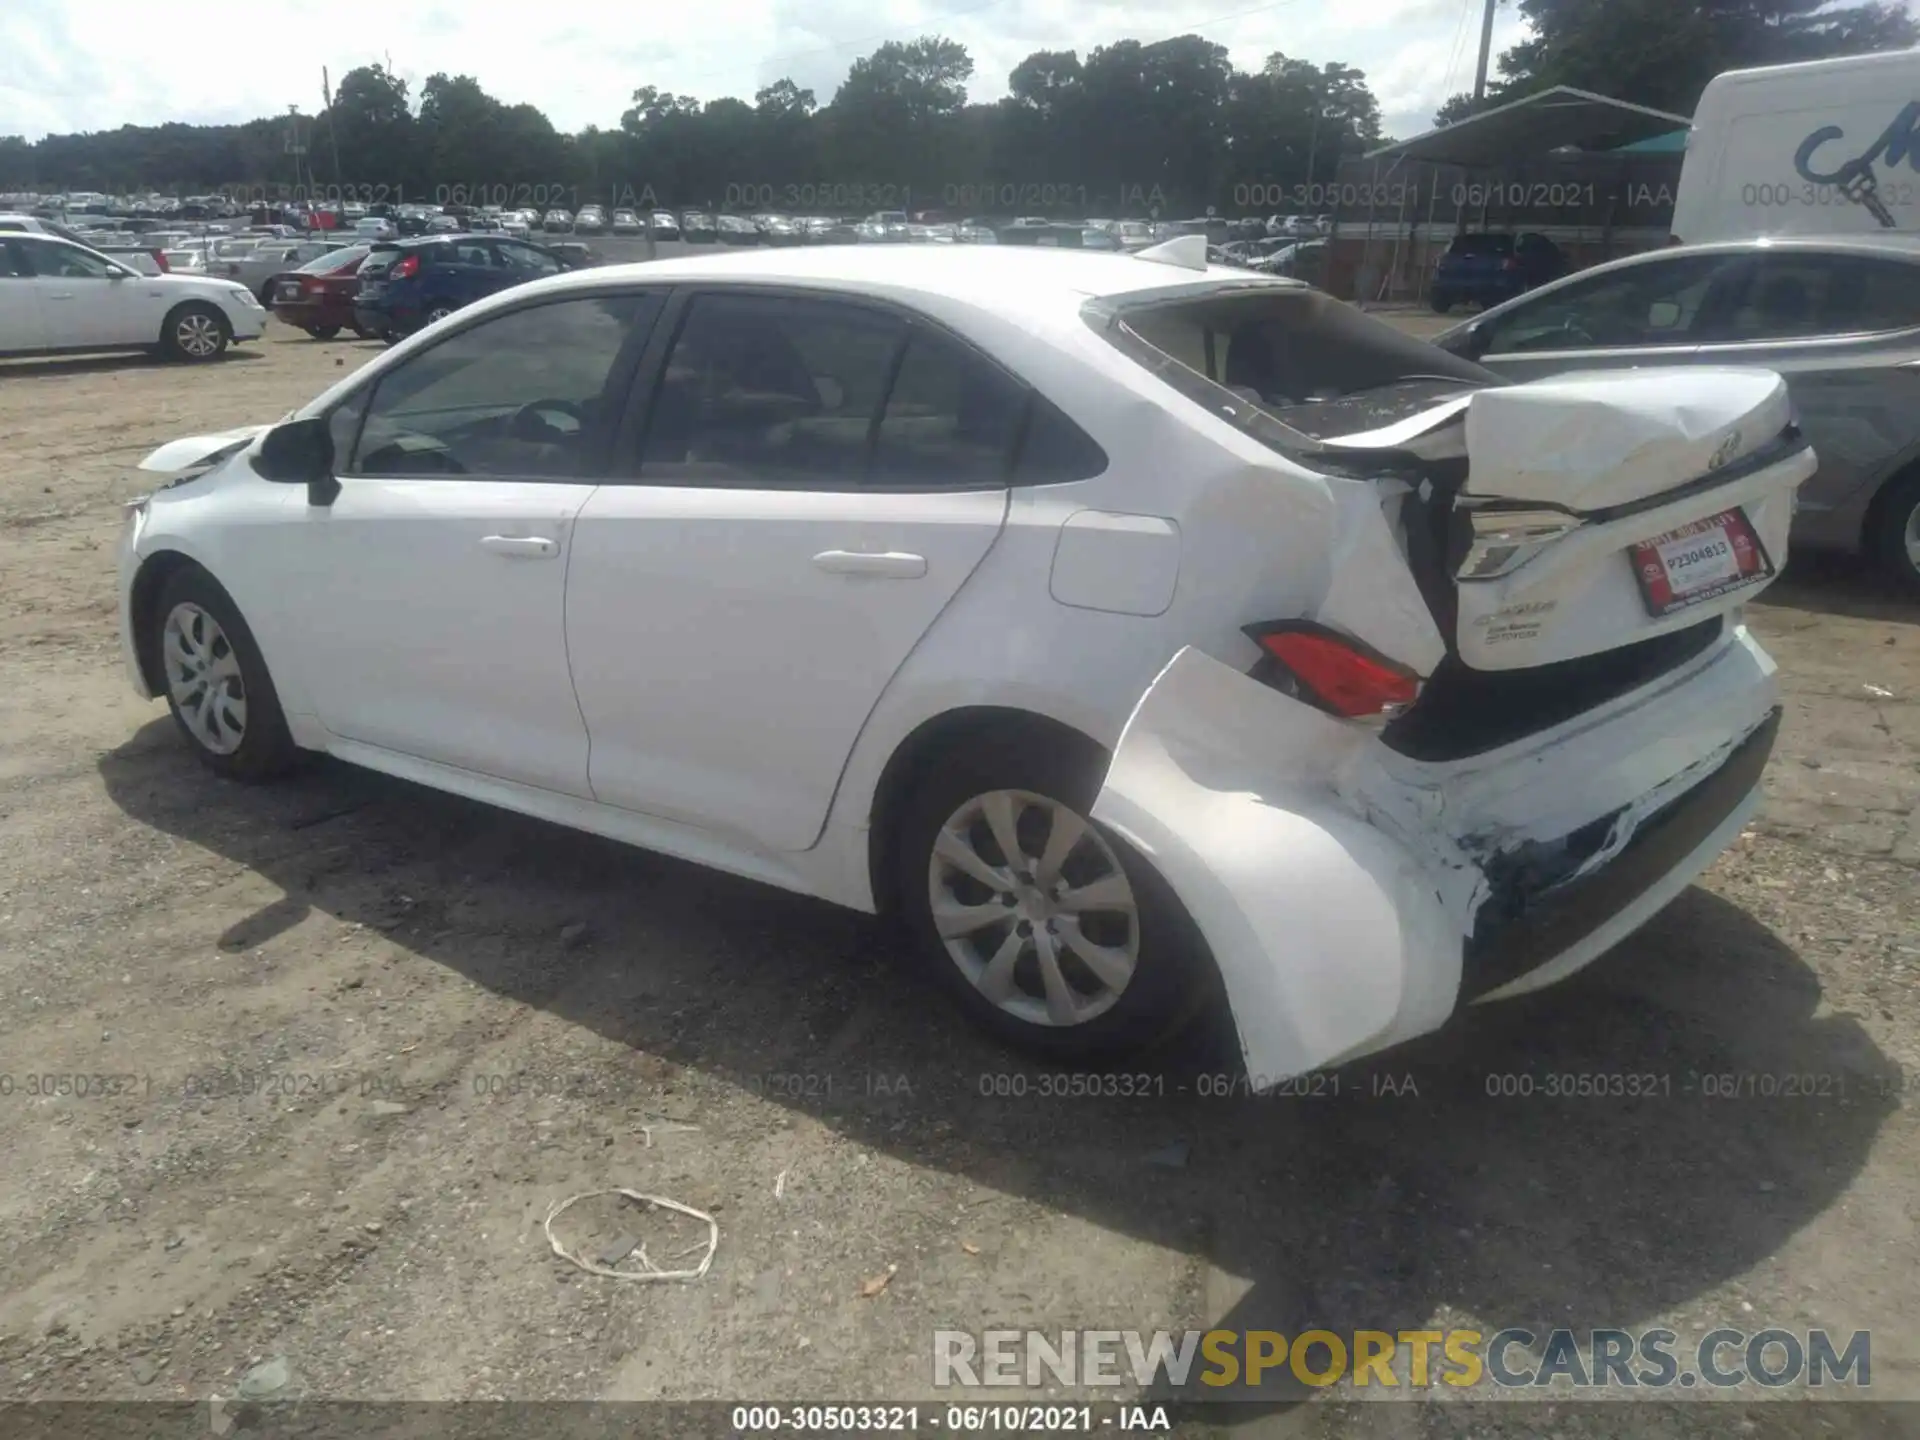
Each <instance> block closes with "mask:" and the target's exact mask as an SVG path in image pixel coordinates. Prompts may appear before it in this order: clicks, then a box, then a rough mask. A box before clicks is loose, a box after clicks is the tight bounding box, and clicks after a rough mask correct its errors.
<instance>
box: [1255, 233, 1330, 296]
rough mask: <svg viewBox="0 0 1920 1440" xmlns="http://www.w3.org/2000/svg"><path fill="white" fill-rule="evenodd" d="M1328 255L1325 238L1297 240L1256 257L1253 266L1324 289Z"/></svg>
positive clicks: (1269, 273) (1266, 272) (1270, 273)
mask: <svg viewBox="0 0 1920 1440" xmlns="http://www.w3.org/2000/svg"><path fill="white" fill-rule="evenodd" d="M1327 255H1328V245H1327V242H1326V241H1324V240H1296V241H1295V242H1294V243H1293V244H1291V245H1284V246H1282V247H1281V248H1280V249H1279V250H1276V251H1274V252H1273V253H1272V254H1270V255H1267V256H1264V257H1262V258H1260V259H1256V260H1255V261H1254V262H1253V268H1254V269H1256V270H1259V271H1262V272H1264V273H1265V274H1268V275H1284V276H1286V277H1287V278H1288V279H1290V280H1304V281H1306V282H1307V284H1309V285H1312V286H1315V287H1316V288H1320V289H1324V288H1325V287H1326V283H1327Z"/></svg>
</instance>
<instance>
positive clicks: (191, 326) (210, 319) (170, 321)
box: [160, 301, 233, 365]
mask: <svg viewBox="0 0 1920 1440" xmlns="http://www.w3.org/2000/svg"><path fill="white" fill-rule="evenodd" d="M232 341H233V327H232V326H231V325H229V324H227V317H226V316H225V315H222V314H221V313H220V311H219V310H218V309H217V308H215V307H214V306H212V305H208V304H205V303H204V302H201V301H191V302H189V303H188V304H185V305H180V306H176V307H175V308H174V309H173V310H172V311H171V312H169V313H168V315H167V318H166V322H165V323H164V324H163V325H162V326H161V327H160V349H161V351H162V352H163V353H164V354H165V355H166V356H167V358H169V359H171V360H181V361H185V362H187V363H189V364H195V365H201V364H205V363H206V362H207V361H209V360H218V359H219V358H220V356H221V355H222V354H223V353H224V352H225V351H226V348H227V346H228V345H229V344H231V343H232Z"/></svg>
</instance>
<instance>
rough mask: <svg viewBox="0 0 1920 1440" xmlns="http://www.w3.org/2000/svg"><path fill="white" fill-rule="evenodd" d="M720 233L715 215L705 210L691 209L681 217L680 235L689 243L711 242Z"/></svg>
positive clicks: (703, 243)
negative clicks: (715, 222) (715, 223)
mask: <svg viewBox="0 0 1920 1440" xmlns="http://www.w3.org/2000/svg"><path fill="white" fill-rule="evenodd" d="M718 235H719V231H718V228H717V227H716V226H715V225H714V220H713V216H711V215H709V214H707V213H706V211H704V210H689V211H687V212H686V213H685V214H683V215H682V216H681V217H680V236H681V238H682V239H683V240H685V241H687V243H688V244H691V245H706V244H711V243H712V242H713V241H714V240H715V239H716V238H717V237H718Z"/></svg>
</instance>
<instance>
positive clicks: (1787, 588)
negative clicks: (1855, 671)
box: [1754, 550, 1920, 625]
mask: <svg viewBox="0 0 1920 1440" xmlns="http://www.w3.org/2000/svg"><path fill="white" fill-rule="evenodd" d="M1754 608H1755V609H1756V610H1762V611H1764V610H1769V609H1781V610H1800V611H1804V612H1806V613H1807V614H1811V615H1841V616H1846V617H1847V618H1849V619H1854V620H1891V621H1894V622H1895V623H1898V624H1903V625H1915V624H1920V596H1914V595H1910V594H1908V593H1907V592H1906V591H1905V590H1903V589H1902V588H1901V587H1900V585H1899V583H1898V582H1897V581H1895V580H1894V579H1893V578H1892V577H1891V576H1889V575H1887V574H1885V573H1884V572H1883V571H1881V569H1880V567H1879V566H1878V565H1877V564H1875V563H1874V562H1873V561H1872V560H1871V559H1869V558H1868V557H1866V556H1864V555H1841V554H1836V553H1833V552H1829V551H1799V550H1796V551H1794V552H1793V554H1792V556H1791V557H1789V559H1788V562H1787V567H1786V569H1785V570H1784V571H1783V572H1782V573H1781V576H1780V578H1779V579H1778V580H1776V581H1774V583H1773V584H1772V585H1771V586H1769V587H1768V588H1767V590H1766V592H1765V593H1764V594H1763V595H1762V596H1761V597H1760V598H1759V599H1758V600H1757V601H1755V602H1754Z"/></svg>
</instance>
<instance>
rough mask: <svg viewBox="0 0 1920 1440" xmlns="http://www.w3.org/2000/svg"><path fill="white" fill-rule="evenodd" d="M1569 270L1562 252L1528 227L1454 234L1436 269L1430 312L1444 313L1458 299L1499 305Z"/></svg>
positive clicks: (1459, 301)
mask: <svg viewBox="0 0 1920 1440" xmlns="http://www.w3.org/2000/svg"><path fill="white" fill-rule="evenodd" d="M1570 269H1572V266H1571V265H1569V264H1568V263H1567V257H1566V253H1565V252H1564V251H1563V250H1561V248H1560V247H1559V246H1558V245H1556V244H1554V243H1553V241H1551V240H1549V239H1548V238H1547V237H1546V236H1544V235H1539V234H1536V233H1534V232H1533V231H1531V230H1523V231H1521V232H1520V233H1519V234H1517V235H1513V234H1508V233H1506V232H1502V231H1482V232H1478V233H1475V234H1469V235H1456V236H1454V237H1453V243H1452V244H1451V245H1449V246H1448V247H1447V253H1446V254H1444V255H1442V256H1441V257H1440V263H1439V264H1438V265H1437V266H1435V267H1434V272H1433V294H1432V300H1433V308H1434V312H1435V313H1436V314H1439V315H1444V314H1446V313H1447V311H1449V310H1451V309H1452V308H1453V307H1454V306H1455V305H1458V304H1460V303H1461V302H1462V301H1472V302H1473V303H1475V304H1479V305H1499V304H1501V303H1503V302H1505V301H1508V300H1511V299H1512V298H1513V297H1514V296H1516V295H1524V294H1526V292H1527V291H1529V290H1531V289H1533V288H1534V286H1536V285H1544V284H1546V283H1547V282H1548V281H1549V280H1558V279H1559V278H1560V277H1561V276H1562V275H1565V274H1566V273H1567V272H1568V271H1569V270H1570Z"/></svg>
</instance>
